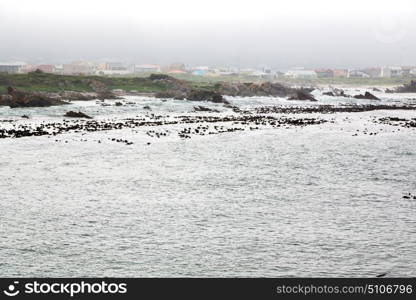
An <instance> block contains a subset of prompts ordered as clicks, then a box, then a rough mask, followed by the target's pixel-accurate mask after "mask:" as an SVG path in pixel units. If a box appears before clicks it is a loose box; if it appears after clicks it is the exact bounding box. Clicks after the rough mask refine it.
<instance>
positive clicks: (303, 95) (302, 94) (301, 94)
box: [288, 90, 318, 101]
mask: <svg viewBox="0 0 416 300" xmlns="http://www.w3.org/2000/svg"><path fill="white" fill-rule="evenodd" d="M288 100H300V101H318V100H316V99H315V98H314V97H313V96H312V95H311V94H310V93H308V92H307V91H303V90H297V91H296V92H295V94H294V95H292V96H290V97H289V98H288Z"/></svg>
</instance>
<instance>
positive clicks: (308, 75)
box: [285, 70, 318, 79]
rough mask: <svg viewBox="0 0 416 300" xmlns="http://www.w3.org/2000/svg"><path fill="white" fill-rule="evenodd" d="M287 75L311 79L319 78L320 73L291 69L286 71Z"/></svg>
mask: <svg viewBox="0 0 416 300" xmlns="http://www.w3.org/2000/svg"><path fill="white" fill-rule="evenodd" d="M285 77H289V78H302V79H310V78H317V77H318V74H316V72H315V71H312V70H289V71H287V72H286V73H285Z"/></svg>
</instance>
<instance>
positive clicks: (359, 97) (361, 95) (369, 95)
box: [354, 92, 380, 100]
mask: <svg viewBox="0 0 416 300" xmlns="http://www.w3.org/2000/svg"><path fill="white" fill-rule="evenodd" d="M354 98H355V99H367V100H380V98H378V97H376V96H374V95H373V94H371V93H370V92H365V94H364V95H363V94H359V95H355V96H354Z"/></svg>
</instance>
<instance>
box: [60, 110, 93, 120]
mask: <svg viewBox="0 0 416 300" xmlns="http://www.w3.org/2000/svg"><path fill="white" fill-rule="evenodd" d="M64 117H68V118H85V119H92V117H90V116H88V115H86V114H84V113H83V112H80V111H79V112H76V111H68V112H67V113H66V114H65V115H64Z"/></svg>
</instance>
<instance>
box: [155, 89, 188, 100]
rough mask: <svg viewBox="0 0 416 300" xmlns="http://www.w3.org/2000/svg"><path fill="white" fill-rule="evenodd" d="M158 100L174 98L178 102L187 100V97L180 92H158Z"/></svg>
mask: <svg viewBox="0 0 416 300" xmlns="http://www.w3.org/2000/svg"><path fill="white" fill-rule="evenodd" d="M155 97H156V98H172V99H176V100H183V99H185V95H184V94H183V93H182V92H180V91H168V92H158V93H156V94H155Z"/></svg>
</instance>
